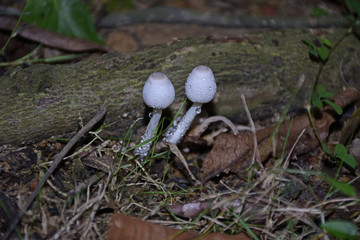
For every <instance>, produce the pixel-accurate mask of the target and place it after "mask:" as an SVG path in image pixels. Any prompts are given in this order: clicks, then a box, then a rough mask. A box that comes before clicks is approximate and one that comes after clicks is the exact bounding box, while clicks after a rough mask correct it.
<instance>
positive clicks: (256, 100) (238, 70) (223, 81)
mask: <svg viewBox="0 0 360 240" xmlns="http://www.w3.org/2000/svg"><path fill="white" fill-rule="evenodd" d="M345 32H346V30H345V29H336V30H332V31H331V32H326V33H325V35H324V36H326V37H327V38H329V39H330V40H331V41H332V42H333V43H335V42H336V41H337V40H339V39H340V38H341V37H342V36H343V35H344V34H345ZM316 39H320V37H319V36H315V35H314V34H312V33H310V32H309V31H305V30H282V31H264V32H260V33H256V34H251V35H247V36H246V37H244V38H242V39H232V40H228V41H222V42H214V41H211V40H181V41H175V42H172V43H169V44H167V45H162V46H158V47H155V48H151V49H146V50H143V51H139V52H135V53H131V54H128V55H119V54H114V53H112V54H106V55H103V56H101V57H99V58H98V59H95V60H91V61H83V62H79V63H76V64H68V65H43V64H38V65H31V66H27V67H24V66H21V67H16V68H13V69H10V70H9V71H8V72H7V73H5V74H4V75H2V76H1V77H0V83H1V86H2V87H1V89H0V129H1V130H0V144H5V143H18V144H19V143H21V142H31V141H37V140H40V139H45V138H48V137H50V136H54V135H55V136H56V135H59V134H63V133H71V132H74V131H76V130H77V126H78V121H79V116H80V117H81V118H82V120H83V121H84V122H86V121H88V120H89V119H90V118H91V117H92V116H93V115H94V114H95V112H96V110H97V107H98V106H99V105H100V104H104V105H105V106H106V108H107V117H106V121H107V122H109V123H114V124H113V125H112V126H111V128H112V129H117V135H118V136H123V135H122V134H123V133H124V132H125V131H126V130H127V129H128V128H129V126H130V125H131V124H132V123H133V122H134V120H135V119H137V118H139V117H143V116H146V115H147V114H148V112H149V110H148V109H147V108H146V106H145V105H144V103H143V100H142V96H141V89H142V87H143V84H144V82H145V81H146V79H147V77H148V76H149V74H151V73H152V72H155V71H161V72H164V73H166V74H167V75H168V77H169V78H170V80H171V81H172V82H173V84H174V87H175V89H176V100H175V102H174V104H173V105H172V106H171V108H170V109H169V111H168V112H167V114H169V115H170V116H171V115H174V114H175V113H176V111H177V110H178V108H179V106H180V105H181V103H182V102H183V100H184V97H185V94H184V83H185V81H186V78H187V76H188V74H189V72H190V71H191V70H192V68H193V67H195V66H197V65H200V64H204V65H208V66H209V67H211V68H212V69H213V71H214V74H215V76H216V78H217V82H218V92H217V94H216V96H215V99H214V100H213V102H212V103H210V104H207V106H205V109H207V110H209V111H210V114H217V115H223V116H226V117H229V118H231V119H232V120H234V121H236V122H246V116H245V114H244V111H243V106H242V103H241V98H240V94H241V93H244V94H245V96H246V99H247V104H248V106H249V108H250V111H251V114H252V116H253V118H254V119H260V118H265V117H269V116H272V115H273V114H274V113H276V112H278V113H280V112H281V110H282V109H283V107H284V106H285V104H286V103H287V101H288V100H289V98H290V96H291V95H292V94H293V93H294V91H297V97H296V100H295V101H294V103H293V105H292V106H293V107H292V110H293V111H296V110H298V109H299V108H302V107H303V105H304V103H305V102H306V101H307V100H308V97H309V94H310V90H311V86H312V84H313V81H314V79H315V76H316V75H317V73H318V68H319V63H316V62H314V61H312V60H311V59H310V57H309V54H308V49H307V46H306V45H305V44H304V43H303V42H302V40H316ZM359 57H360V44H359V41H358V39H357V38H355V37H354V36H352V35H350V36H348V37H347V38H345V40H344V41H343V42H342V43H341V44H340V45H339V46H338V47H337V48H336V49H335V51H334V52H333V53H332V54H331V56H330V59H329V61H328V62H327V64H326V65H325V68H324V69H323V72H322V74H321V78H320V81H321V82H322V83H323V84H324V85H325V86H326V88H327V89H328V90H330V91H333V92H334V93H335V92H338V91H340V90H341V89H342V87H343V86H345V84H346V83H345V81H348V82H353V83H355V84H356V82H357V81H358V79H355V74H358V75H359V71H360V70H359V64H358V63H359ZM300 74H305V75H306V80H305V82H304V84H303V85H302V87H301V88H300V89H299V90H296V89H295V86H296V84H297V79H298V76H299V75H300ZM357 83H358V82H357ZM145 121H146V119H145Z"/></svg>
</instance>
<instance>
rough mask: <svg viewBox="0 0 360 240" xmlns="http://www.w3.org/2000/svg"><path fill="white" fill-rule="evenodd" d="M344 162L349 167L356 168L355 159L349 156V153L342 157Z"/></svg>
mask: <svg viewBox="0 0 360 240" xmlns="http://www.w3.org/2000/svg"><path fill="white" fill-rule="evenodd" d="M344 163H346V164H347V165H348V166H349V167H351V168H352V169H355V168H356V160H355V158H354V157H353V156H351V155H350V154H346V156H345V158H344Z"/></svg>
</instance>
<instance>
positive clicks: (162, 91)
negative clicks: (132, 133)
mask: <svg viewBox="0 0 360 240" xmlns="http://www.w3.org/2000/svg"><path fill="white" fill-rule="evenodd" d="M143 98H144V101H145V103H146V105H148V106H149V107H151V108H153V111H152V112H151V113H150V122H149V124H148V126H147V127H146V130H145V133H144V135H143V136H142V137H141V140H140V144H141V143H143V142H145V141H148V140H150V139H151V138H153V137H154V136H155V132H156V128H157V126H158V124H159V121H160V118H161V113H162V109H164V108H167V107H168V106H170V105H171V103H172V102H173V101H174V99H175V89H174V87H173V85H172V83H171V81H170V80H169V78H168V77H167V76H166V75H165V74H164V73H160V72H156V73H153V74H151V75H150V76H149V78H148V79H147V81H146V83H145V85H144V88H143ZM151 143H152V141H149V142H148V143H145V144H143V145H141V146H139V147H138V148H136V149H135V154H136V155H139V156H141V157H146V156H147V154H148V152H149V150H150V146H151Z"/></svg>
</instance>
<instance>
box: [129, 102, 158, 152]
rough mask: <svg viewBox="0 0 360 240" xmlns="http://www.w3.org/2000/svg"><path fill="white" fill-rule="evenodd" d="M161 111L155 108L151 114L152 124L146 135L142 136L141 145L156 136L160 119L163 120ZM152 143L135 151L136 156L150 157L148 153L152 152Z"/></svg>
mask: <svg viewBox="0 0 360 240" xmlns="http://www.w3.org/2000/svg"><path fill="white" fill-rule="evenodd" d="M161 113H162V110H161V109H157V108H154V110H153V111H152V112H151V116H150V122H149V124H148V125H147V127H146V130H145V133H144V135H142V137H141V140H140V144H141V143H143V142H145V141H147V140H149V139H151V138H153V137H154V136H155V132H156V128H157V126H158V124H159V121H160V118H161ZM151 143H152V141H150V142H148V143H145V144H143V145H141V146H139V147H137V148H136V149H135V154H136V155H139V156H141V157H146V156H147V155H148V152H149V150H150V146H151Z"/></svg>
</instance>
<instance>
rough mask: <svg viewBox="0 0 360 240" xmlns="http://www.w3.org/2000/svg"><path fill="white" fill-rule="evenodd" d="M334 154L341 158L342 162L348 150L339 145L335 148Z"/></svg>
mask: <svg viewBox="0 0 360 240" xmlns="http://www.w3.org/2000/svg"><path fill="white" fill-rule="evenodd" d="M334 154H335V156H336V157H338V158H340V159H341V160H344V157H345V155H346V154H347V149H346V147H345V146H344V145H343V144H341V143H338V144H336V146H335V148H334Z"/></svg>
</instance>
